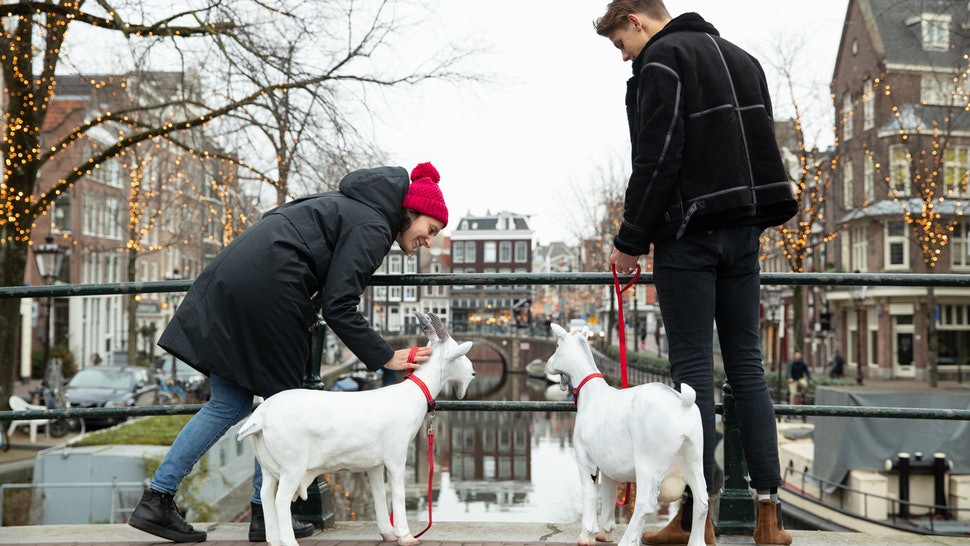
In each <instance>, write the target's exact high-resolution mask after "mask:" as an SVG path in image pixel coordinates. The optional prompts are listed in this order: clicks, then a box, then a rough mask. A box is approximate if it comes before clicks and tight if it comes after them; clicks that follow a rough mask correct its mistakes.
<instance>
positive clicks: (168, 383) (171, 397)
mask: <svg viewBox="0 0 970 546" xmlns="http://www.w3.org/2000/svg"><path fill="white" fill-rule="evenodd" d="M155 381H156V382H158V392H157V393H156V394H157V398H158V403H160V404H162V405H166V406H167V405H176V404H184V403H185V397H186V394H185V389H183V388H182V386H181V385H179V384H178V382H177V381H174V380H172V379H169V378H168V377H166V376H165V375H164V374H161V373H157V374H155Z"/></svg>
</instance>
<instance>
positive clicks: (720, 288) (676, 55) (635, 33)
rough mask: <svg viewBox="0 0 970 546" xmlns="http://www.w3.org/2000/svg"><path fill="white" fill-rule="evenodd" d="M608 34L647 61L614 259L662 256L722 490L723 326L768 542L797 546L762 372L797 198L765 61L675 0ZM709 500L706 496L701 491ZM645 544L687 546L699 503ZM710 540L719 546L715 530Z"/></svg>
mask: <svg viewBox="0 0 970 546" xmlns="http://www.w3.org/2000/svg"><path fill="white" fill-rule="evenodd" d="M596 31H597V33H599V34H600V35H602V36H605V37H607V38H609V39H610V41H611V42H612V43H613V45H614V46H616V47H617V48H618V49H619V50H620V51H621V52H622V55H623V60H624V61H633V77H632V78H630V80H629V81H628V82H627V89H626V107H627V120H628V123H629V129H630V141H631V144H632V160H633V172H632V174H631V175H630V181H629V185H628V186H627V190H626V195H625V201H624V211H623V222H622V224H621V226H620V229H619V232H618V233H617V235H616V237H615V238H614V240H613V246H614V248H613V252H612V254H611V256H610V263H611V264H612V265H613V266H615V267H616V268H617V271H618V272H621V273H628V272H631V271H633V270H634V269H635V267H636V264H637V261H638V259H639V256H642V255H645V254H647V253H648V252H649V250H650V245H653V247H654V282H655V283H656V286H657V294H658V296H659V299H660V307H661V311H662V314H663V321H664V325H665V326H666V330H667V339H668V343H669V349H670V362H671V376H672V378H673V380H674V382H675V383H677V384H678V385H679V384H680V383H682V382H683V383H687V384H689V385H691V386H692V387H693V388H694V390H695V391H696V392H697V405H698V408H699V409H700V411H701V415H702V418H703V423H704V466H705V478H706V479H707V484H708V490H709V491H708V492H707V493H709V494H710V493H713V491H714V488H715V484H714V445H715V430H714V374H713V328H712V325H713V324H714V323H715V321H716V322H717V329H718V336H719V339H720V342H721V350H722V354H723V357H724V367H725V371H726V373H727V376H728V380H729V382H730V383H731V387H732V388H733V391H734V395H735V397H736V399H737V403H738V412H739V414H740V419H739V421H740V423H741V440H742V445H743V447H744V452H745V456H746V458H747V462H748V468H749V471H750V472H749V474H750V478H751V487H752V488H754V489H756V490H757V492H758V518H757V522H756V528H755V533H754V539H755V542H756V543H757V544H790V543H791V537H790V536H789V535H788V534H787V533H786V532H785V531H784V529H783V528H782V526H781V519H780V511H781V510H780V504H778V501H777V488H778V486H779V485H781V483H782V482H781V475H780V469H779V463H778V446H777V439H776V436H775V434H776V432H775V417H774V407H773V406H772V402H771V398H770V396H769V392H768V385H767V383H766V381H765V377H764V370H763V368H762V360H761V349H760V341H759V327H758V312H759V309H758V302H759V290H760V277H759V271H760V267H759V263H758V254H759V248H760V235H761V232H762V230H763V229H764V228H766V227H768V226H775V225H779V224H781V223H784V222H785V221H786V220H788V219H789V218H791V217H792V216H793V215H794V213H795V211H796V202H795V200H794V198H793V197H792V189H791V185H790V183H789V179H788V176H787V174H786V172H785V169H784V167H783V165H782V162H781V156H780V154H779V151H778V145H777V143H776V142H775V138H774V124H773V121H772V110H771V100H770V98H769V96H768V89H767V87H768V86H767V83H766V82H765V76H764V72H763V71H762V69H761V66H760V65H759V64H758V61H757V60H755V59H754V58H753V57H752V56H751V55H749V54H748V53H746V52H745V51H743V50H741V49H740V48H738V47H737V46H735V45H734V44H732V43H730V42H728V41H727V40H724V39H723V38H721V37H720V36H719V34H718V32H717V30H716V29H715V28H714V27H713V26H712V25H711V24H709V23H708V22H706V21H705V20H704V19H703V18H701V16H699V15H697V14H696V13H687V14H684V15H681V16H680V17H677V18H676V19H671V18H670V15H669V14H668V12H667V9H666V7H665V6H664V4H663V2H662V1H661V0H614V1H613V2H611V3H610V4H609V6H608V7H607V11H606V14H605V15H604V16H603V17H601V18H600V19H598V20H597V21H596ZM698 494H703V493H698ZM685 501H686V502H684V503H683V505H682V507H681V511H680V512H679V513H678V514H677V516H676V517H675V518H674V520H673V521H671V523H670V525H668V526H667V527H666V528H664V529H663V530H661V531H659V532H647V533H645V534H644V536H643V542H644V543H645V544H684V543H686V542H687V531H686V530H685V529H684V528H683V526H684V525H685V524H688V523H689V522H690V517H689V512H688V511H689V510H690V505H691V502H690V497H689V495H688V496H686V497H685ZM705 541H706V542H707V543H709V544H710V543H713V542H714V531H713V528H712V527H711V526H710V520H708V528H707V530H706V533H705Z"/></svg>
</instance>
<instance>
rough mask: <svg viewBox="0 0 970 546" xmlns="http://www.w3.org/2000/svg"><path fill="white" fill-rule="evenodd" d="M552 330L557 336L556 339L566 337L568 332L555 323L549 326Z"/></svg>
mask: <svg viewBox="0 0 970 546" xmlns="http://www.w3.org/2000/svg"><path fill="white" fill-rule="evenodd" d="M549 327H550V328H552V333H554V334H556V337H566V335H567V334H566V330H564V329H563V327H562V326H559V325H558V324H556V323H555V322H554V323H552V324H550V325H549Z"/></svg>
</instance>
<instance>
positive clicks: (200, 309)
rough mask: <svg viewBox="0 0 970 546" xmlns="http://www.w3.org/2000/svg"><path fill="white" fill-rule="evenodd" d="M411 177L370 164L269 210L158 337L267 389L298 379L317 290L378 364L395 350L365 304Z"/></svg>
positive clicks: (344, 333)
mask: <svg viewBox="0 0 970 546" xmlns="http://www.w3.org/2000/svg"><path fill="white" fill-rule="evenodd" d="M409 184H410V181H409V178H408V173H407V171H406V170H404V169H403V168H400V167H378V168H375V169H364V170H359V171H354V172H352V173H350V174H348V175H347V176H346V177H345V178H344V179H343V180H342V181H341V182H340V186H339V191H334V192H327V193H321V194H317V195H312V196H309V197H305V198H302V199H298V200H295V201H292V202H290V203H286V204H285V205H283V206H281V207H279V208H276V209H273V210H271V211H269V212H268V213H266V214H265V215H264V216H263V218H262V220H260V221H259V222H258V223H256V224H255V225H253V226H252V227H250V228H249V229H247V230H246V231H245V232H244V233H243V234H242V235H240V236H239V237H237V238H236V239H234V240H233V241H232V242H231V243H230V244H229V246H227V247H226V248H225V249H224V250H223V251H222V252H221V253H220V254H219V255H218V256H216V258H215V260H213V261H212V263H210V264H209V265H208V266H207V267H206V268H205V270H203V272H202V274H201V275H199V278H198V279H197V280H196V281H195V283H194V284H193V285H192V287H191V288H190V289H189V291H188V293H187V294H186V296H185V299H184V300H183V301H182V303H181V304H180V305H179V307H178V310H177V311H176V313H175V317H174V319H173V320H172V322H171V323H169V325H168V327H167V328H166V329H165V331H164V332H163V333H162V337H161V339H160V340H159V342H158V344H159V345H160V346H161V347H162V348H164V349H165V350H167V351H169V352H170V353H172V354H174V355H176V356H178V357H179V358H181V359H182V360H184V361H186V362H188V363H189V364H191V365H192V366H193V367H194V368H196V369H198V370H199V371H201V372H203V373H205V374H207V375H208V374H216V375H218V376H219V377H222V378H224V379H227V380H229V381H232V382H233V383H236V384H238V385H240V386H242V387H245V388H247V389H250V390H252V391H253V392H255V393H257V394H259V395H261V396H264V397H268V396H271V395H273V394H275V393H277V392H279V391H281V390H286V389H292V388H300V387H301V386H302V379H303V375H304V370H305V368H306V362H307V357H308V354H309V328H310V326H311V325H312V324H313V322H314V320H315V315H314V309H313V306H312V305H311V298H312V296H313V295H314V294H315V293H316V292H318V291H319V292H320V295H321V297H322V302H323V316H324V319H325V320H326V322H327V325H328V326H329V327H330V329H331V330H332V331H333V332H334V333H335V334H337V336H338V337H339V338H340V339H341V340H342V341H343V342H344V343H345V344H346V345H347V347H348V348H349V349H350V350H351V351H352V352H353V353H354V354H355V355H357V356H358V357H359V358H360V359H361V361H363V362H364V364H366V365H367V367H368V368H370V369H372V370H376V369H378V368H380V367H381V366H383V365H384V364H386V363H387V362H388V361H389V360H390V359H391V356H392V355H393V350H392V349H391V348H390V346H389V345H388V344H387V342H385V341H384V340H383V339H382V338H381V337H380V336H379V335H378V334H377V332H375V331H374V330H373V329H372V328H371V327H370V326H369V325H368V323H367V321H366V320H365V319H364V317H363V316H362V315H361V314H360V312H359V311H358V309H357V306H358V303H359V302H360V296H361V294H362V293H363V291H364V288H365V287H366V286H367V282H368V280H369V279H370V277H371V275H372V274H373V273H374V271H376V270H377V268H378V267H380V265H381V262H382V261H383V259H384V257H385V256H386V255H387V253H388V251H389V250H390V248H391V244H392V243H393V242H394V238H395V237H396V235H397V225H398V216H399V214H400V212H401V202H402V201H403V200H404V196H405V194H406V193H407V190H408V185H409Z"/></svg>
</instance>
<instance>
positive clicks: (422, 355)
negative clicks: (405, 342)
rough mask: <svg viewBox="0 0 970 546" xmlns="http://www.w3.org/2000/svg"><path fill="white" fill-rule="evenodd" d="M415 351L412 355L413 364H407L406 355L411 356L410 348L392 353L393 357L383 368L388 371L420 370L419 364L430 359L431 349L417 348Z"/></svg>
mask: <svg viewBox="0 0 970 546" xmlns="http://www.w3.org/2000/svg"><path fill="white" fill-rule="evenodd" d="M417 349H418V350H417V351H416V352H415V353H414V361H413V362H408V355H410V354H411V348H407V349H401V350H399V351H394V356H392V357H391V359H390V360H388V361H387V364H384V367H385V368H387V369H388V370H416V369H418V368H420V367H421V364H423V363H425V362H427V361H428V360H429V359H430V358H431V347H418V348H417Z"/></svg>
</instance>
